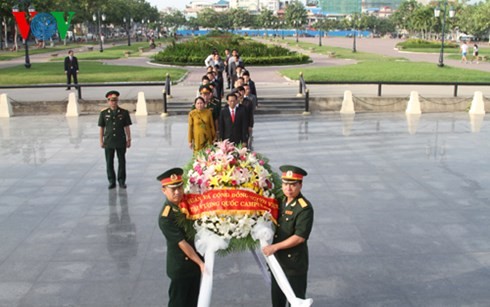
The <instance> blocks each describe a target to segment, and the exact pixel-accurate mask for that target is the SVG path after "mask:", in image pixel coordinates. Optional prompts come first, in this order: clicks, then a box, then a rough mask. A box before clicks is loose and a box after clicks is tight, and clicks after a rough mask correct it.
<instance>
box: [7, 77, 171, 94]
mask: <svg viewBox="0 0 490 307" xmlns="http://www.w3.org/2000/svg"><path fill="white" fill-rule="evenodd" d="M169 80H170V77H169V76H168V74H167V81H166V82H113V83H78V84H70V87H74V88H76V89H77V91H78V99H82V88H84V87H120V86H164V87H165V92H166V94H167V95H169V94H170V85H171V82H170V81H169ZM66 86H67V84H60V83H57V84H30V85H0V89H16V88H57V87H66Z"/></svg>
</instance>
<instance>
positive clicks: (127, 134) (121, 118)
mask: <svg viewBox="0 0 490 307" xmlns="http://www.w3.org/2000/svg"><path fill="white" fill-rule="evenodd" d="M105 97H106V98H107V102H108V104H109V107H108V108H107V109H104V110H102V111H101V112H100V116H99V127H100V129H99V141H100V147H102V148H104V150H105V161H106V170H107V179H109V189H114V188H115V187H116V173H115V171H114V155H115V153H117V160H118V161H119V167H118V169H117V181H118V182H119V187H121V188H123V189H125V188H126V149H127V148H129V147H131V129H130V128H129V126H130V125H131V124H132V123H131V117H129V112H128V110H125V109H123V108H120V107H119V106H118V105H117V102H118V100H119V92H118V91H109V92H107V94H106V95H105Z"/></svg>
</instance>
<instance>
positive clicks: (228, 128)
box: [218, 94, 248, 146]
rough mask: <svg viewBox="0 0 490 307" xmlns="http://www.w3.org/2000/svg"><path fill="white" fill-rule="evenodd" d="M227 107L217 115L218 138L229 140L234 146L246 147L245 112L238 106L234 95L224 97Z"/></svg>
mask: <svg viewBox="0 0 490 307" xmlns="http://www.w3.org/2000/svg"><path fill="white" fill-rule="evenodd" d="M226 100H227V101H228V106H226V107H224V108H223V109H222V110H221V112H220V114H219V121H218V126H219V137H220V140H226V139H227V140H229V141H230V142H233V143H235V145H238V144H240V143H241V144H243V145H244V146H247V141H248V118H247V110H246V109H245V107H244V106H242V105H239V104H238V99H237V97H236V96H235V94H228V95H227V96H226Z"/></svg>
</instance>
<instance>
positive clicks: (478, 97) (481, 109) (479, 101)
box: [469, 91, 485, 115]
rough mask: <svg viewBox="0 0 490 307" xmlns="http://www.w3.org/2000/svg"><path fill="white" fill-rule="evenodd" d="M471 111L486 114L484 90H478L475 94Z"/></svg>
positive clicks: (471, 112) (475, 113) (476, 113)
mask: <svg viewBox="0 0 490 307" xmlns="http://www.w3.org/2000/svg"><path fill="white" fill-rule="evenodd" d="M469 113H470V114H474V115H485V103H484V102H483V93H482V92H480V91H478V92H475V94H474V95H473V101H472V102H471V108H470V112H469Z"/></svg>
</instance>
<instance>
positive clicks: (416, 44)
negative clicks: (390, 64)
mask: <svg viewBox="0 0 490 307" xmlns="http://www.w3.org/2000/svg"><path fill="white" fill-rule="evenodd" d="M396 47H397V48H398V49H408V48H411V49H416V48H436V49H437V48H440V47H441V42H438V41H427V40H424V39H420V38H411V39H407V40H406V41H404V42H401V43H398V44H396ZM444 47H446V48H459V45H458V44H455V43H452V42H447V41H446V42H444Z"/></svg>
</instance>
